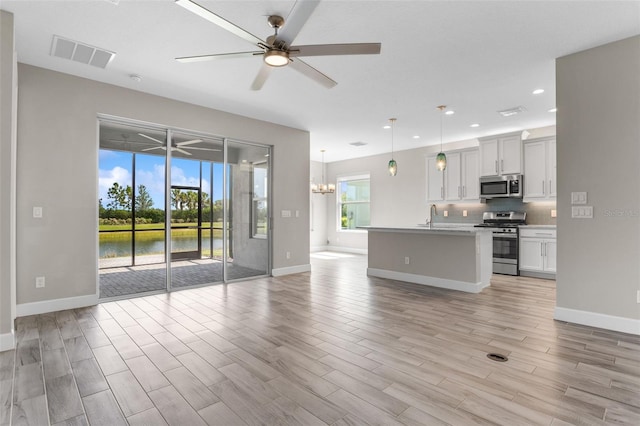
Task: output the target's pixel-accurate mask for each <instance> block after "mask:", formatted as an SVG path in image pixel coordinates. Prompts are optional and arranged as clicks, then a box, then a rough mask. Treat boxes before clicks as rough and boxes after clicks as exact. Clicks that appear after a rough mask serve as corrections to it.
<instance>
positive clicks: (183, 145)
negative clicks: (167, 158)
mask: <svg viewBox="0 0 640 426" xmlns="http://www.w3.org/2000/svg"><path fill="white" fill-rule="evenodd" d="M138 135H139V136H142V137H143V138H147V139H149V140H151V141H154V142H157V143H159V144H161V145H162V146H154V147H151V148H145V149H143V150H142V151H152V150H154V149H163V150H165V151H166V150H167V147H166V146H164V145H165V143H164V142H163V141H161V140H159V139H156V138H154V137H151V136H148V135H145V134H144V133H138ZM200 142H202V139H192V140H189V141H183V142H175V143H174V144H173V146H172V147H171V151H178V152H181V153H182V154H184V155H192V154H191V153H190V152H188V151H185V150H187V149H193V150H198V151H220V150H219V149H215V148H200V147H197V146H189V145H193V144H196V143H200Z"/></svg>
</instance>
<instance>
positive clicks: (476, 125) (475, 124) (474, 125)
mask: <svg viewBox="0 0 640 426" xmlns="http://www.w3.org/2000/svg"><path fill="white" fill-rule="evenodd" d="M469 127H480V125H479V124H478V123H473V124H472V125H471V126H469Z"/></svg>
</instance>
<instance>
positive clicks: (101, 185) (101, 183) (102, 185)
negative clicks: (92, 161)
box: [98, 166, 131, 205]
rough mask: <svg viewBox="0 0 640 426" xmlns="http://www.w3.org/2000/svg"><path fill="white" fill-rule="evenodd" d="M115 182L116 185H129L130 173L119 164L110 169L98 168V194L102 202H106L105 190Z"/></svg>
mask: <svg viewBox="0 0 640 426" xmlns="http://www.w3.org/2000/svg"><path fill="white" fill-rule="evenodd" d="M115 182H117V183H118V185H122V186H127V185H131V173H129V170H127V169H125V168H122V167H120V166H115V167H114V168H112V169H111V170H104V169H99V170H98V194H99V195H100V198H102V204H103V205H105V204H107V191H108V190H109V188H111V187H112V186H113V184H114V183H115Z"/></svg>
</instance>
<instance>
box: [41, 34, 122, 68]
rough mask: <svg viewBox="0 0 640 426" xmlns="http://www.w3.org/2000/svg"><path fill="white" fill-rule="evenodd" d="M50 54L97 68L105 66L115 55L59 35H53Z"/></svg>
mask: <svg viewBox="0 0 640 426" xmlns="http://www.w3.org/2000/svg"><path fill="white" fill-rule="evenodd" d="M51 56H56V57H58V58H62V59H70V60H72V61H76V62H80V63H82V64H89V65H93V66H94V67H98V68H105V67H106V66H107V65H108V64H109V62H111V60H112V59H113V57H114V56H116V54H115V53H113V52H109V51H108V50H104V49H100V48H99V47H94V46H89V45H88V44H84V43H80V42H77V41H73V40H69V39H66V38H62V37H59V36H53V44H52V45H51Z"/></svg>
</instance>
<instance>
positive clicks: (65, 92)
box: [17, 64, 310, 315]
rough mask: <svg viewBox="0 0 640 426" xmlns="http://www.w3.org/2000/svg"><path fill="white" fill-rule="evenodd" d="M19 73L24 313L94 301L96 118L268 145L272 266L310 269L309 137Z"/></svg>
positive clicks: (56, 76)
mask: <svg viewBox="0 0 640 426" xmlns="http://www.w3.org/2000/svg"><path fill="white" fill-rule="evenodd" d="M18 72H19V77H20V86H19V89H20V92H19V104H18V163H17V182H18V187H17V190H18V203H17V218H18V220H17V236H18V247H17V253H18V265H17V303H18V315H25V314H29V313H33V312H36V311H42V310H46V309H49V310H56V309H63V308H68V307H74V305H75V304H80V305H83V304H84V305H86V304H89V303H91V301H97V247H98V242H97V203H98V200H97V184H98V142H97V136H98V124H97V116H98V114H108V115H112V116H118V117H125V118H129V119H134V120H139V121H145V122H150V123H158V124H161V125H166V126H171V127H176V128H183V129H192V130H196V131H200V132H206V133H211V134H215V135H223V136H225V137H229V138H232V139H236V140H244V141H254V142H259V143H263V144H267V145H272V146H273V151H272V154H273V159H272V161H273V162H272V164H273V176H272V179H273V180H272V182H273V194H272V196H273V198H272V201H273V210H274V218H273V233H272V235H273V242H272V243H273V265H272V266H273V269H274V271H275V270H276V269H279V271H280V272H281V273H282V272H283V271H284V272H285V273H286V272H287V271H291V270H299V269H306V270H308V269H309V268H310V267H309V226H308V224H309V186H308V179H309V133H308V132H306V131H302V130H297V129H292V128H288V127H284V126H279V125H276V124H272V123H267V122H264V121H259V120H254V119H250V118H246V117H242V116H238V115H234V114H229V113H225V112H222V111H217V110H213V109H208V108H203V107H199V106H195V105H191V104H187V103H183V102H178V101H175V100H171V99H167V98H162V97H158V96H153V95H149V94H146V93H142V92H137V91H133V90H129V89H124V88H121V87H117V86H112V85H108V84H104V83H98V82H95V81H91V80H87V79H83V78H78V77H74V76H71V75H67V74H62V73H58V72H54V71H49V70H45V69H42V68H37V67H33V66H29V65H25V64H19V68H18ZM34 206H40V207H42V208H43V218H42V219H34V218H33V217H32V208H33V207H34ZM281 210H299V211H300V213H301V214H300V217H298V218H282V217H281V215H280V214H279V212H280V211H281ZM287 251H289V252H291V258H290V259H286V256H285V253H286V252H287ZM36 276H45V277H46V287H45V288H42V289H36V288H35V285H34V280H35V277H36ZM61 301H62V302H61Z"/></svg>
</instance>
